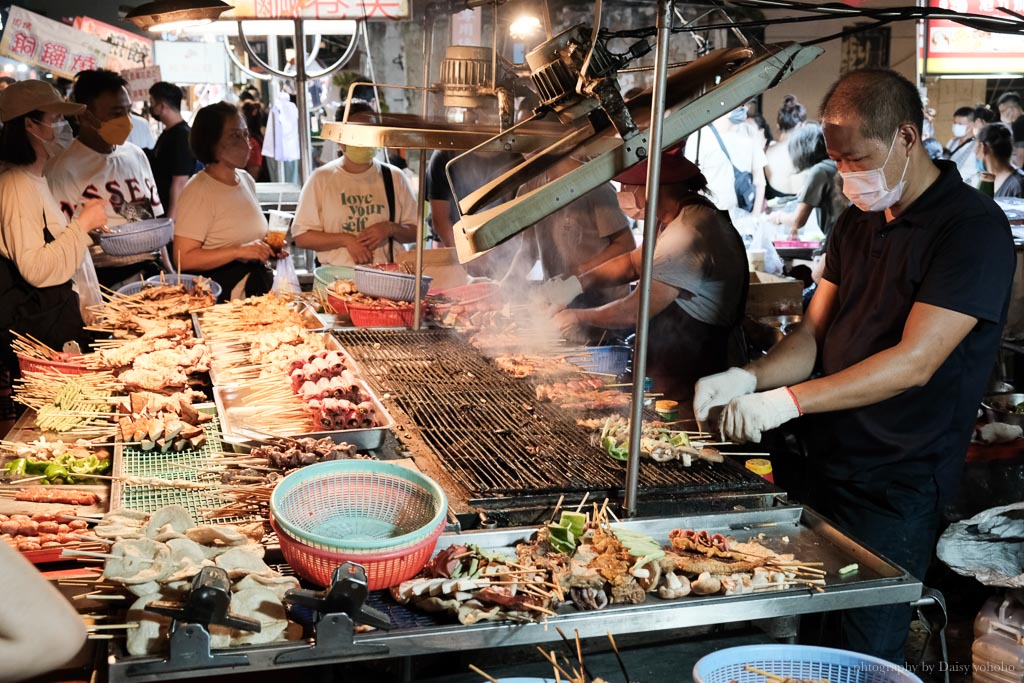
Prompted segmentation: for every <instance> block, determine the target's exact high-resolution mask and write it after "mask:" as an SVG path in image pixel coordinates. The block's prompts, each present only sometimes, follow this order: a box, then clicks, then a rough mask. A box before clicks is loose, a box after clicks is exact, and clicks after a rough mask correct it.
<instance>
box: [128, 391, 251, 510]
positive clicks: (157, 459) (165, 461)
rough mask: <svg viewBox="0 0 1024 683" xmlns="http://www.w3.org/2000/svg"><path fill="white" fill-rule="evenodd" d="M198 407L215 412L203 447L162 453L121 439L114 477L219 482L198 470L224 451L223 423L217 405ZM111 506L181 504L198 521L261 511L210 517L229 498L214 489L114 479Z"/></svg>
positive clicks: (147, 507) (139, 507)
mask: <svg viewBox="0 0 1024 683" xmlns="http://www.w3.org/2000/svg"><path fill="white" fill-rule="evenodd" d="M196 408H197V409H199V410H200V411H202V412H204V413H209V414H212V415H214V419H213V420H212V421H210V422H207V423H206V424H204V425H203V429H204V430H205V431H206V443H205V444H203V446H202V447H201V448H190V449H186V450H184V451H178V452H167V453H161V452H160V451H159V450H154V451H142V450H139V449H138V448H137V447H135V446H126V445H124V444H122V443H121V441H120V440H119V441H118V442H117V443H116V444H115V446H114V467H113V474H114V476H115V477H156V478H160V479H178V480H185V481H192V482H200V481H204V482H209V483H219V479H216V478H213V477H211V476H210V475H209V474H207V475H205V476H204V474H203V473H202V472H200V471H199V470H200V469H201V468H203V467H205V466H207V465H209V464H211V461H212V459H213V458H214V457H215V454H217V453H219V452H221V450H222V449H223V445H222V444H221V439H220V430H221V424H220V419H219V417H218V416H217V411H216V408H215V406H213V405H212V404H209V403H201V404H198V405H196ZM110 498H111V509H122V508H123V509H127V510H140V511H142V512H155V511H156V510H159V509H160V508H162V507H165V506H167V505H180V506H182V507H183V508H185V509H186V510H188V511H189V513H190V514H191V515H192V518H193V519H194V520H195V521H196V522H197V523H198V522H203V523H208V524H216V523H221V522H242V521H248V520H257V519H260V517H259V515H251V516H242V517H238V516H235V517H217V518H208V517H206V514H207V512H208V511H209V510H211V509H215V508H219V507H221V506H223V505H225V504H227V503H229V502H230V501H229V500H227V499H225V498H223V497H222V496H220V495H219V494H218V493H217V492H216V491H215V490H204V489H194V488H178V487H173V486H150V485H138V484H129V483H125V482H123V481H120V480H118V479H115V480H114V482H113V484H112V485H111V496H110Z"/></svg>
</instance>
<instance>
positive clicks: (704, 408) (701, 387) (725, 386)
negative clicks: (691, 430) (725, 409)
mask: <svg viewBox="0 0 1024 683" xmlns="http://www.w3.org/2000/svg"><path fill="white" fill-rule="evenodd" d="M755 390H757V377H755V376H754V373H752V372H747V371H746V370H744V369H743V368H729V369H728V370H726V371H725V372H720V373H718V374H717V375H708V376H707V377H704V378H702V379H699V380H697V387H696V389H694V392H693V412H694V414H695V415H696V416H697V419H698V420H700V421H701V422H703V421H705V420H707V419H708V413H710V412H711V409H712V408H716V407H718V406H724V405H725V404H726V403H728V402H729V401H731V400H733V399H734V398H739V397H740V396H746V395H747V394H752V393H754V391H755Z"/></svg>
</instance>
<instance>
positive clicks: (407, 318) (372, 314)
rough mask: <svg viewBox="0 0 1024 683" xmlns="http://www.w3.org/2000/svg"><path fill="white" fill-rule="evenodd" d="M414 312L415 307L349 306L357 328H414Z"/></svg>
mask: <svg viewBox="0 0 1024 683" xmlns="http://www.w3.org/2000/svg"><path fill="white" fill-rule="evenodd" d="M414 310H415V307H414V306H398V307H395V306H363V305H360V304H352V303H350V304H349V305H348V315H349V317H350V318H352V324H353V325H355V326H356V327H412V323H413V320H412V319H413V312H414ZM425 310H426V307H425V306H424V311H425Z"/></svg>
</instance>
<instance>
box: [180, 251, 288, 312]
mask: <svg viewBox="0 0 1024 683" xmlns="http://www.w3.org/2000/svg"><path fill="white" fill-rule="evenodd" d="M189 272H191V273H195V274H196V275H202V276H204V277H208V278H210V279H211V280H213V281H214V282H216V283H217V284H218V285H220V286H221V289H222V290H223V291H222V292H221V294H220V298H219V299H218V300H217V301H218V303H220V302H223V301H227V300H228V299H230V298H231V290H233V289H234V288H235V286H237V285H238V283H239V282H241V281H242V278H243V277H245V276H246V275H248V276H249V279H248V280H246V281H245V295H246V296H247V297H249V296H260V295H261V294H266V293H267V292H269V291H270V290H271V289H273V288H274V274H273V273H272V272H271V271H270V269H269V268H268V267H267V266H266V264H264V263H260V262H259V261H231V262H229V263H225V264H224V265H223V266H217V267H216V268H211V269H209V270H202V271H199V270H193V271H189Z"/></svg>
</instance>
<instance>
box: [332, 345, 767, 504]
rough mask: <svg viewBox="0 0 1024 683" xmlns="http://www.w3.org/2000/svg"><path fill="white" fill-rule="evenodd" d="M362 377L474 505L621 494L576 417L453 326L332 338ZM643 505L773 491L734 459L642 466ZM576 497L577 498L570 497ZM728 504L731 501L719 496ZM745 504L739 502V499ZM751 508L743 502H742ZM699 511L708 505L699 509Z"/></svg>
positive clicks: (617, 476) (613, 464)
mask: <svg viewBox="0 0 1024 683" xmlns="http://www.w3.org/2000/svg"><path fill="white" fill-rule="evenodd" d="M337 334H338V337H339V339H340V341H341V343H342V345H343V346H344V347H345V348H346V349H347V350H348V352H349V353H350V354H351V355H352V356H353V357H355V358H356V360H357V361H358V362H359V363H360V365H361V366H362V367H363V369H364V371H365V375H366V377H367V380H368V381H369V383H370V384H371V386H372V387H373V389H374V390H375V391H376V393H377V395H379V396H382V397H384V396H388V397H389V398H386V399H385V401H386V402H387V403H388V406H389V408H391V409H392V413H393V415H394V416H395V419H396V420H397V421H399V423H402V424H403V425H404V426H405V430H404V431H405V432H406V434H408V435H411V436H407V438H406V442H407V443H406V445H407V446H409V447H410V450H413V451H415V450H416V448H415V447H416V446H417V444H416V443H410V442H414V441H416V440H417V439H418V440H421V441H422V444H423V445H424V446H425V447H426V450H427V451H429V452H430V453H431V454H432V455H433V457H435V458H436V459H437V461H438V464H439V465H440V466H441V468H442V469H443V470H444V471H445V472H446V473H447V474H448V475H450V476H451V478H452V479H453V480H454V482H455V483H457V484H458V485H459V486H461V487H463V488H464V489H465V491H466V493H467V494H468V496H467V498H468V499H469V502H470V503H471V504H473V505H477V506H482V507H488V508H507V507H517V508H522V507H529V506H530V505H531V503H537V504H547V501H549V500H553V499H555V498H557V497H558V496H559V495H561V494H566V496H567V498H571V497H572V496H573V494H582V493H584V492H586V491H590V492H591V493H592V494H593V493H598V492H603V493H604V494H606V495H608V496H610V497H613V498H614V497H618V495H619V494H620V493H621V491H622V488H623V486H624V484H625V475H626V468H625V464H624V463H620V462H617V461H615V460H613V459H611V458H609V457H608V455H607V454H606V453H605V452H604V451H603V450H601V449H600V448H598V447H597V446H594V445H592V444H591V441H590V438H591V433H590V432H589V431H588V430H586V429H584V428H583V427H580V426H579V425H577V424H576V418H577V417H579V415H573V414H570V413H568V412H566V411H563V410H561V409H560V408H558V407H556V406H554V405H553V404H550V403H542V402H539V401H537V400H536V397H535V395H534V387H533V385H532V384H531V383H530V382H529V381H527V380H521V379H513V378H511V377H508V376H507V375H505V374H504V373H503V372H501V370H499V369H498V367H497V365H496V364H495V363H494V362H493V361H492V360H490V359H489V358H487V357H486V356H485V355H484V354H483V353H481V352H480V351H478V350H477V349H475V348H474V347H473V346H471V345H470V344H469V343H468V342H467V341H466V340H465V338H464V337H463V336H462V335H460V334H459V333H457V332H455V331H453V330H450V329H433V330H425V331H408V330H377V329H367V330H356V331H351V332H350V331H345V332H339V333H337ZM640 485H641V487H642V490H643V491H644V496H645V497H646V498H648V499H653V500H657V499H662V500H664V499H669V500H680V499H682V498H687V497H692V496H695V495H696V496H699V497H701V498H704V499H707V498H709V497H714V496H718V495H721V494H733V495H735V494H741V495H746V496H750V495H753V496H765V495H766V496H767V499H768V502H766V503H764V504H761V505H758V504H756V503H755V504H754V505H753V506H756V507H763V506H764V505H767V504H770V499H771V497H772V495H773V494H774V493H775V489H774V488H772V487H771V486H770V485H768V484H767V482H765V481H764V480H763V479H761V478H760V477H758V476H756V475H754V474H752V473H750V472H748V471H747V470H746V469H744V468H743V467H741V466H739V465H737V464H736V463H734V462H732V461H731V460H727V461H726V462H725V463H720V464H711V463H708V462H706V461H703V460H699V461H696V462H694V463H693V465H692V466H691V467H684V466H683V465H682V464H681V463H679V462H677V461H672V462H668V463H655V462H653V461H649V460H645V461H644V462H642V463H641V465H640ZM576 497H578V496H576ZM725 498H726V499H728V498H729V496H725ZM740 504H743V503H740ZM747 504H748V505H750V504H749V503H747ZM704 507H715V506H709V505H705V506H704Z"/></svg>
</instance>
